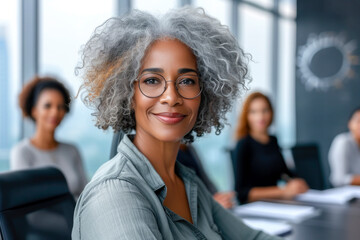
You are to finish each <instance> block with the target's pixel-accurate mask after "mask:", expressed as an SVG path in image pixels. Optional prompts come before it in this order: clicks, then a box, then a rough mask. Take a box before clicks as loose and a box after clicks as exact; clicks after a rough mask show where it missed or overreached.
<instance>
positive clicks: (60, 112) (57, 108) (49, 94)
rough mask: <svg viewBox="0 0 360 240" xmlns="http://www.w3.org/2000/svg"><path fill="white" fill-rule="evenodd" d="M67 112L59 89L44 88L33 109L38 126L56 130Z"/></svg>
mask: <svg viewBox="0 0 360 240" xmlns="http://www.w3.org/2000/svg"><path fill="white" fill-rule="evenodd" d="M65 114H66V109H65V101H64V97H63V95H62V94H61V93H60V92H59V91H58V90H53V89H48V90H43V91H42V92H41V93H40V96H39V98H38V100H37V102H36V105H35V106H34V107H33V109H32V116H33V118H34V119H35V121H36V127H37V128H41V129H45V130H47V131H55V129H56V127H57V126H59V124H60V123H61V121H62V120H63V118H64V116H65Z"/></svg>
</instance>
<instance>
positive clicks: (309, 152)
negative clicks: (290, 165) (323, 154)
mask: <svg viewBox="0 0 360 240" xmlns="http://www.w3.org/2000/svg"><path fill="white" fill-rule="evenodd" d="M291 152H292V155H293V159H294V163H295V169H296V175H297V176H298V177H300V178H303V179H304V180H305V181H306V182H307V184H308V185H309V187H310V188H311V189H319V190H322V189H324V188H325V181H324V169H323V166H322V163H321V158H320V153H319V148H318V145H317V144H315V143H310V144H299V145H295V146H294V147H292V148H291Z"/></svg>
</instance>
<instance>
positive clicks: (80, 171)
mask: <svg viewBox="0 0 360 240" xmlns="http://www.w3.org/2000/svg"><path fill="white" fill-rule="evenodd" d="M45 166H54V167H57V168H58V169H60V171H61V172H62V173H63V174H64V176H65V179H66V181H67V183H68V186H69V189H70V192H71V193H72V194H73V195H74V197H75V199H76V198H78V196H79V195H80V193H81V191H82V190H83V189H84V187H85V185H86V183H87V182H88V181H87V177H86V174H85V171H84V167H83V163H82V160H81V157H80V154H79V151H78V150H77V148H76V147H75V146H73V145H71V144H67V143H59V145H58V146H57V147H56V148H55V149H52V150H41V149H38V148H36V147H35V146H34V145H32V143H31V142H30V139H24V140H22V141H21V142H19V143H18V144H17V145H16V146H15V147H13V148H12V149H11V154H10V169H11V170H20V169H27V168H37V167H45Z"/></svg>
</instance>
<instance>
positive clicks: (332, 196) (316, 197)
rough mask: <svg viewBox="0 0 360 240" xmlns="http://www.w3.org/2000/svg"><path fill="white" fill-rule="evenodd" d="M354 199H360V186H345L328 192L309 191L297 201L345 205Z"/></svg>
mask: <svg viewBox="0 0 360 240" xmlns="http://www.w3.org/2000/svg"><path fill="white" fill-rule="evenodd" d="M354 198H360V187H359V186H344V187H339V188H331V189H327V190H322V191H320V190H312V189H311V190H309V191H307V192H306V193H303V194H299V195H298V196H296V198H295V200H297V201H303V202H316V203H328V204H338V205H344V204H347V203H348V202H350V201H351V200H352V199H354Z"/></svg>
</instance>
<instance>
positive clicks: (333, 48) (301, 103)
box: [0, 0, 360, 222]
mask: <svg viewBox="0 0 360 240" xmlns="http://www.w3.org/2000/svg"><path fill="white" fill-rule="evenodd" d="M185 5H191V6H195V7H201V8H203V9H204V10H205V12H206V13H208V14H209V15H211V16H213V17H215V18H217V19H219V20H220V22H221V23H222V24H224V25H227V26H229V29H230V31H231V32H232V33H233V35H234V36H235V37H236V38H237V39H238V42H239V44H240V46H241V47H242V48H243V49H244V51H245V52H246V53H249V54H251V56H252V60H251V62H250V63H249V66H250V75H251V77H252V81H251V82H249V83H248V88H249V90H248V92H247V93H245V94H244V95H243V96H242V97H240V98H239V99H238V100H237V103H236V104H235V107H234V109H233V110H232V112H231V113H229V115H228V121H229V125H227V126H226V127H225V129H224V130H223V132H222V133H221V134H220V135H216V134H215V132H214V131H213V132H212V133H210V134H207V135H206V136H204V137H202V138H199V139H197V140H196V141H195V142H194V144H193V145H194V146H195V148H196V150H197V152H198V154H199V156H200V158H201V160H202V162H203V165H204V168H205V170H206V172H207V173H208V175H209V176H210V178H211V179H212V181H213V182H214V183H215V184H216V186H217V187H218V188H219V189H220V190H222V191H228V190H232V189H233V188H234V179H233V174H232V173H233V170H232V163H231V160H230V154H229V149H231V148H233V147H234V144H235V140H234V131H235V128H236V124H237V118H238V115H239V113H240V111H241V106H242V102H243V100H244V99H245V97H246V96H247V94H249V93H251V92H253V91H261V92H263V93H265V94H267V95H268V96H269V97H270V99H271V101H272V103H273V105H274V110H275V116H274V122H273V124H272V126H271V134H273V135H276V136H277V138H278V141H279V145H280V146H281V148H282V152H283V155H284V157H285V160H286V162H287V164H288V166H289V167H290V168H295V162H294V156H293V154H292V151H291V149H292V148H293V147H295V146H297V145H312V146H316V149H315V152H316V154H317V155H316V157H315V159H312V160H313V161H312V162H310V163H306V164H305V165H304V166H302V167H303V171H304V172H306V173H305V174H310V176H308V175H306V176H307V177H309V178H310V179H312V180H310V181H315V183H314V184H315V186H316V187H315V188H317V189H327V188H330V187H331V184H330V182H329V173H330V169H329V163H328V151H329V148H330V144H331V142H332V140H333V139H334V137H335V136H336V135H337V134H339V133H341V132H346V131H347V130H348V129H347V122H348V117H349V113H350V112H351V110H352V109H353V108H354V107H356V106H358V105H360V94H359V93H360V69H359V64H360V63H359V55H360V50H359V49H360V45H359V41H360V27H359V25H358V22H359V20H360V17H359V14H358V9H360V2H359V1H358V0H346V1H336V0H327V1H326V0H315V1H313V0H299V1H295V0H153V1H147V0H102V1H99V0H76V1H70V0H61V1H60V0H52V1H49V0H15V1H6V0H0V171H1V172H5V171H8V170H9V155H10V150H11V148H12V147H13V146H14V145H15V144H16V143H17V142H19V141H20V140H21V139H23V138H27V137H30V136H31V135H32V134H33V132H34V124H33V123H32V122H31V121H30V120H28V119H25V118H23V117H22V116H21V111H20V109H19V107H18V94H19V92H20V90H21V88H22V86H23V85H24V84H25V83H26V82H27V81H29V80H30V79H31V77H32V76H34V75H36V74H38V75H46V76H54V77H57V78H59V79H60V80H62V81H63V82H64V83H65V85H66V86H67V87H68V88H69V89H70V91H71V95H72V110H71V112H70V114H69V115H68V116H66V118H65V120H64V121H63V123H62V124H61V126H60V127H59V129H58V130H57V138H58V139H59V140H61V141H64V142H70V143H72V144H75V145H76V146H77V147H78V148H79V150H80V153H81V155H82V157H83V159H84V164H85V167H86V172H87V174H88V176H89V177H91V176H92V175H93V174H94V173H95V171H96V170H97V169H98V167H99V166H101V165H102V164H103V163H104V162H106V161H107V160H108V159H109V155H110V146H111V141H112V136H113V131H111V130H107V131H103V130H101V129H98V128H96V127H95V126H94V124H95V122H94V118H93V117H92V116H91V109H89V108H88V107H86V106H85V105H84V103H83V102H82V101H81V95H80V96H77V93H78V90H79V87H80V84H81V81H80V79H79V77H78V76H76V75H75V73H74V69H75V67H76V65H77V64H78V62H79V61H80V55H79V51H80V50H81V48H82V46H83V45H84V44H85V43H86V41H87V40H88V39H89V37H90V36H91V34H92V33H93V31H94V29H95V28H96V27H97V26H99V25H100V24H102V23H103V22H104V21H105V20H106V19H108V18H109V17H117V16H121V15H123V14H126V12H128V11H130V10H131V9H139V10H143V11H147V12H150V13H152V14H155V15H160V14H163V13H165V12H166V11H167V10H168V9H172V8H177V7H181V6H185ZM312 171H313V172H312ZM359 221H360V218H359V219H358V222H359Z"/></svg>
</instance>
